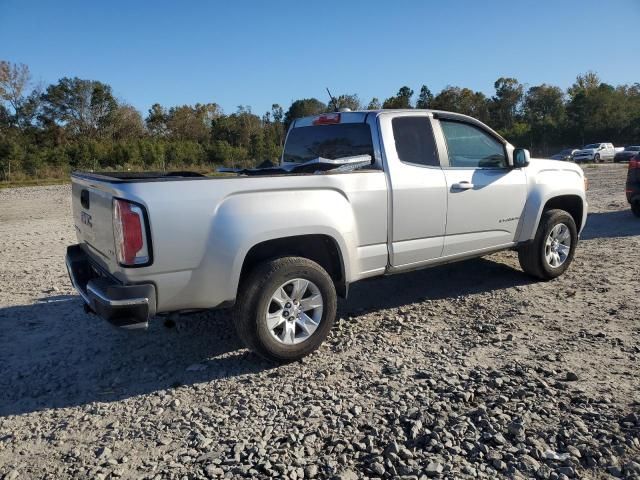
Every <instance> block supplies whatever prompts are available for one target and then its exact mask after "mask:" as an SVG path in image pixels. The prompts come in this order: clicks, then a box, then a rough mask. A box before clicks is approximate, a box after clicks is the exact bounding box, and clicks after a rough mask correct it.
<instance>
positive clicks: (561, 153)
mask: <svg viewBox="0 0 640 480" xmlns="http://www.w3.org/2000/svg"><path fill="white" fill-rule="evenodd" d="M571 152H573V148H567V149H566V150H562V151H561V152H560V153H559V155H571Z"/></svg>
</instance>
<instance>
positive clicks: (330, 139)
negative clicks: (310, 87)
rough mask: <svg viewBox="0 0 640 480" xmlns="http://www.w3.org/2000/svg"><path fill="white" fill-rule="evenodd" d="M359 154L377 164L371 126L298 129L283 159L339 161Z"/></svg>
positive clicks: (293, 161)
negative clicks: (369, 157)
mask: <svg viewBox="0 0 640 480" xmlns="http://www.w3.org/2000/svg"><path fill="white" fill-rule="evenodd" d="M358 155H370V156H371V160H372V161H373V142H372V140H371V129H370V128H369V125H368V124H366V123H340V124H337V125H316V126H313V127H299V128H294V129H293V130H291V132H289V136H288V137H287V142H286V144H285V146H284V154H283V156H282V160H283V161H284V162H291V163H303V162H307V161H309V160H314V159H316V158H318V157H322V158H328V159H330V160H336V159H339V158H345V157H355V156H358Z"/></svg>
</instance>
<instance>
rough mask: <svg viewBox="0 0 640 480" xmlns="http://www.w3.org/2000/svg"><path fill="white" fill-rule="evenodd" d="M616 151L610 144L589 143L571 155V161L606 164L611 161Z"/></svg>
mask: <svg viewBox="0 0 640 480" xmlns="http://www.w3.org/2000/svg"><path fill="white" fill-rule="evenodd" d="M615 155H616V149H615V148H614V147H613V144H612V143H590V144H589V145H585V146H584V147H583V148H582V150H578V151H577V152H576V153H575V154H574V155H573V161H574V162H576V163H580V162H596V163H597V162H607V161H613V157H615Z"/></svg>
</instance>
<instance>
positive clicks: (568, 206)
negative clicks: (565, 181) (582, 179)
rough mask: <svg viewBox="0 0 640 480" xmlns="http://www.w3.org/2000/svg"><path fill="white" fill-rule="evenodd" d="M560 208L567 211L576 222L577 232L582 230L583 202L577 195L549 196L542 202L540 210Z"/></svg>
mask: <svg viewBox="0 0 640 480" xmlns="http://www.w3.org/2000/svg"><path fill="white" fill-rule="evenodd" d="M555 208H557V209H560V210H564V211H565V212H567V213H568V214H569V215H571V217H572V218H573V221H574V222H575V223H576V229H577V230H578V232H579V231H580V230H582V222H583V214H584V202H583V201H582V198H581V197H580V196H579V195H559V196H557V197H553V198H550V199H549V200H547V202H546V203H545V204H544V207H543V208H542V211H543V212H544V211H546V210H552V209H555Z"/></svg>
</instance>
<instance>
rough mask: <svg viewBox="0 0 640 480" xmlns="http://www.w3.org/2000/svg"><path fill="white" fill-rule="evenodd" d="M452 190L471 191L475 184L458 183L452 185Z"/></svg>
mask: <svg viewBox="0 0 640 480" xmlns="http://www.w3.org/2000/svg"><path fill="white" fill-rule="evenodd" d="M451 188H453V189H455V190H471V189H472V188H473V183H469V182H466V181H463V182H458V183H454V184H453V185H451Z"/></svg>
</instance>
